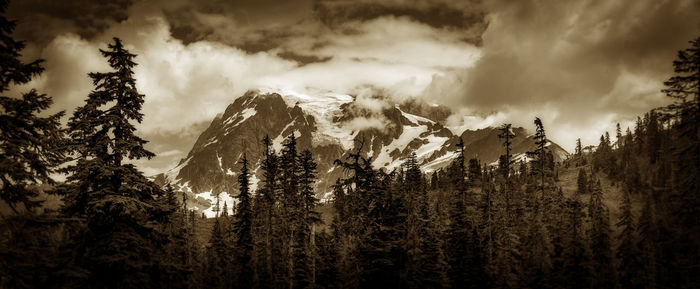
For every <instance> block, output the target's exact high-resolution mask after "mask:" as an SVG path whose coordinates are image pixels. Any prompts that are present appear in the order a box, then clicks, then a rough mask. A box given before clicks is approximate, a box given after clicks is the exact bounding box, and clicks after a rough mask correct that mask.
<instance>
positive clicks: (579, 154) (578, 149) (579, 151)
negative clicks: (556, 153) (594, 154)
mask: <svg viewBox="0 0 700 289" xmlns="http://www.w3.org/2000/svg"><path fill="white" fill-rule="evenodd" d="M575 154H576V157H577V158H581V157H582V156H583V149H582V148H581V139H580V138H577V139H576V150H575Z"/></svg>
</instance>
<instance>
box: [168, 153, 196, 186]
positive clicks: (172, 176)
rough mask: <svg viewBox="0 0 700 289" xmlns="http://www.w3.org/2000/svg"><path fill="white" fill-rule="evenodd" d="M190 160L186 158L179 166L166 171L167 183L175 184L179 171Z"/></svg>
mask: <svg viewBox="0 0 700 289" xmlns="http://www.w3.org/2000/svg"><path fill="white" fill-rule="evenodd" d="M191 159H192V157H189V158H187V159H186V160H185V161H184V162H182V163H181V164H180V165H178V166H176V167H174V168H172V169H170V170H168V171H167V172H165V179H166V180H167V181H168V182H171V183H175V182H176V181H177V175H178V174H180V170H181V169H182V168H184V167H185V166H186V165H187V164H188V163H189V162H190V160H191Z"/></svg>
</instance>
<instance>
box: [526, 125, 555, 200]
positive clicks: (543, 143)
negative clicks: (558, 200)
mask: <svg viewBox="0 0 700 289" xmlns="http://www.w3.org/2000/svg"><path fill="white" fill-rule="evenodd" d="M535 127H536V130H535V137H534V139H535V146H536V147H535V150H534V151H532V152H528V153H527V154H528V155H531V156H535V157H536V162H535V165H534V166H533V171H534V172H535V173H537V174H538V175H539V177H540V186H539V187H540V198H544V193H545V186H546V184H545V179H546V178H547V176H548V175H550V174H551V172H550V170H548V167H549V166H547V143H548V140H547V135H546V134H545V131H544V126H543V125H542V120H540V118H539V117H536V118H535Z"/></svg>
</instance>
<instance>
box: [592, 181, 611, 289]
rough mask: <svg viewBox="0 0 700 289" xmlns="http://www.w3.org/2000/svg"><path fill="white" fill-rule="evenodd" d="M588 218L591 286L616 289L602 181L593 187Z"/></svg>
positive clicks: (608, 219) (608, 220)
mask: <svg viewBox="0 0 700 289" xmlns="http://www.w3.org/2000/svg"><path fill="white" fill-rule="evenodd" d="M588 216H589V218H590V220H591V227H590V232H589V239H590V240H591V252H592V260H591V261H592V262H591V271H592V277H593V278H592V284H591V286H593V287H594V288H614V287H615V281H616V280H615V269H614V268H613V257H612V244H611V239H610V234H611V230H610V217H609V213H608V208H607V207H606V206H605V204H603V189H602V187H601V185H600V180H597V181H596V182H595V183H593V184H592V185H591V198H590V201H589V203H588Z"/></svg>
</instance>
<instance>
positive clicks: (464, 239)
mask: <svg viewBox="0 0 700 289" xmlns="http://www.w3.org/2000/svg"><path fill="white" fill-rule="evenodd" d="M464 154H465V153H464V141H463V140H462V139H461V138H460V142H459V143H458V144H457V158H456V159H455V161H454V162H453V163H452V165H451V166H450V169H449V170H448V173H449V177H450V183H452V184H454V195H453V196H452V197H451V199H450V207H449V208H450V210H449V211H448V214H449V220H450V223H449V226H448V227H447V232H446V235H447V242H446V248H445V253H446V255H447V261H448V264H449V265H450V267H449V271H448V273H449V274H448V276H449V277H450V285H451V287H452V288H481V287H483V286H485V284H486V280H485V278H484V277H485V273H486V272H485V271H484V266H485V263H486V262H485V261H484V260H483V255H481V252H480V251H481V250H480V247H479V239H478V236H477V235H476V228H475V226H474V225H473V224H472V222H471V219H470V216H469V212H470V211H471V210H472V209H471V208H469V204H470V203H471V202H472V200H471V198H470V197H469V196H468V187H467V183H466V182H465V176H466V171H465V168H464Z"/></svg>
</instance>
